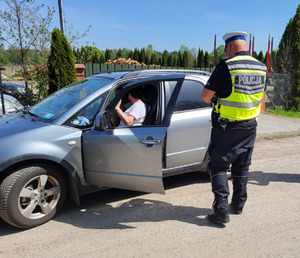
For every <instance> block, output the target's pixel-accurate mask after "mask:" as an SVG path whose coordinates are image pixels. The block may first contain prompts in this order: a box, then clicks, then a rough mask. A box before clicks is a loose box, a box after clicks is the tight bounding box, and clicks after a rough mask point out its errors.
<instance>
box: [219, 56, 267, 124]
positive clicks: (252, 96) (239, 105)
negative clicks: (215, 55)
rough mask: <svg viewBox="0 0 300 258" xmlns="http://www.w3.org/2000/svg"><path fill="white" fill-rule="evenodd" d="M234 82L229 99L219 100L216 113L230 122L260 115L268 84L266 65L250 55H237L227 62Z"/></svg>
mask: <svg viewBox="0 0 300 258" xmlns="http://www.w3.org/2000/svg"><path fill="white" fill-rule="evenodd" d="M225 63H226V64H227V67H228V69H229V73H230V76H231V82H232V91H231V94H230V95H229V96H228V97H227V98H219V100H218V104H219V105H216V107H215V108H216V110H215V112H216V113H219V114H220V117H224V118H228V119H229V120H237V121H241V120H249V119H253V118H256V117H257V116H258V115H259V113H260V108H261V100H262V97H263V93H264V88H265V82H266V70H267V69H266V65H265V64H264V63H262V62H259V61H258V60H256V59H255V58H254V57H252V56H250V55H237V56H233V57H230V58H228V59H226V60H225Z"/></svg>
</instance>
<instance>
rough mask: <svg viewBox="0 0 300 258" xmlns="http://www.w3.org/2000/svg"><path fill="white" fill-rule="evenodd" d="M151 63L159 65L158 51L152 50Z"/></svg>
mask: <svg viewBox="0 0 300 258" xmlns="http://www.w3.org/2000/svg"><path fill="white" fill-rule="evenodd" d="M150 63H151V64H152V65H157V64H158V57H157V54H156V51H153V52H152V55H151V59H150Z"/></svg>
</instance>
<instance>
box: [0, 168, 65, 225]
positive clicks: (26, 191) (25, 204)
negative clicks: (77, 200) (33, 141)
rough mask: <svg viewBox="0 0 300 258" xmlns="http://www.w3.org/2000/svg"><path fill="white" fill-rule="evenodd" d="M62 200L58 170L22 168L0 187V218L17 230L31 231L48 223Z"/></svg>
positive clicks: (63, 192)
mask: <svg viewBox="0 0 300 258" xmlns="http://www.w3.org/2000/svg"><path fill="white" fill-rule="evenodd" d="M65 197H66V184H65V181H64V178H63V177H62V175H61V173H59V171H56V170H55V169H54V168H53V167H50V166H47V165H38V166H31V167H27V168H22V169H20V170H17V171H16V172H14V173H12V174H11V175H9V176H8V177H7V178H5V179H4V181H3V182H2V184H1V186H0V216H1V218H2V219H3V220H4V221H6V222H7V223H9V224H11V225H13V226H15V227H18V228H32V227H36V226H38V225H41V224H43V223H45V222H47V221H49V220H51V219H52V218H53V217H54V216H55V214H56V211H57V210H58V208H59V207H61V206H62V204H63V202H64V200H65Z"/></svg>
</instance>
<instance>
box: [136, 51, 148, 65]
mask: <svg viewBox="0 0 300 258" xmlns="http://www.w3.org/2000/svg"><path fill="white" fill-rule="evenodd" d="M145 59H146V49H145V48H141V50H140V54H139V60H138V61H139V62H140V63H145Z"/></svg>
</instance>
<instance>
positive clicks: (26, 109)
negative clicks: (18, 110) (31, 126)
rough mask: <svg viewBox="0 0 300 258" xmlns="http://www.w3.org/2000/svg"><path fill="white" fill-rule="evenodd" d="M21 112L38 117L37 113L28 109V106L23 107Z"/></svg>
mask: <svg viewBox="0 0 300 258" xmlns="http://www.w3.org/2000/svg"><path fill="white" fill-rule="evenodd" d="M23 114H29V115H31V116H34V117H37V118H39V116H38V115H37V114H35V113H32V112H30V111H29V110H28V107H26V108H24V109H23Z"/></svg>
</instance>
